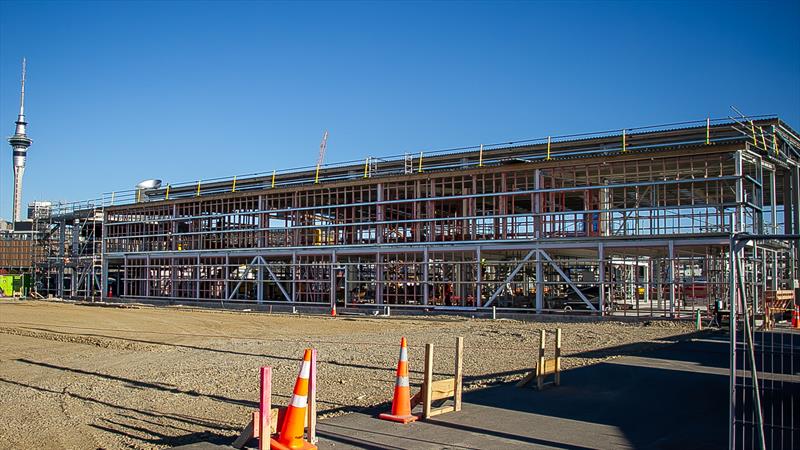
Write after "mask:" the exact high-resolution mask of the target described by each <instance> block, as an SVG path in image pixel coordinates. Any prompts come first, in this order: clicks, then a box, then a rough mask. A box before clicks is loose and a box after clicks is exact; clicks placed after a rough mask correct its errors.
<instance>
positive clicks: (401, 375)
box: [378, 338, 418, 423]
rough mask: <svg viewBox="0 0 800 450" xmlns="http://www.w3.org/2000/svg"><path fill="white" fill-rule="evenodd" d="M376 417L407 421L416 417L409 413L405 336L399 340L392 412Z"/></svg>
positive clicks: (409, 397) (409, 396) (409, 395)
mask: <svg viewBox="0 0 800 450" xmlns="http://www.w3.org/2000/svg"><path fill="white" fill-rule="evenodd" d="M378 417H380V418H381V419H384V420H392V421H394V422H400V423H409V422H413V421H415V420H417V419H418V417H417V416H414V415H411V394H410V388H409V386H408V348H407V346H406V338H402V339H401V340H400V360H399V361H398V362H397V381H396V382H395V384H394V399H393V400H392V413H391V414H381V415H379V416H378Z"/></svg>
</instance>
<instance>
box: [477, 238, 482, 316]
mask: <svg viewBox="0 0 800 450" xmlns="http://www.w3.org/2000/svg"><path fill="white" fill-rule="evenodd" d="M482 303H483V301H482V300H481V247H480V246H478V247H477V248H476V249H475V306H477V307H478V308H480V307H481V306H483V305H482Z"/></svg>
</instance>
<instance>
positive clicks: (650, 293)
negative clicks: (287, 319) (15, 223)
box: [35, 117, 800, 317]
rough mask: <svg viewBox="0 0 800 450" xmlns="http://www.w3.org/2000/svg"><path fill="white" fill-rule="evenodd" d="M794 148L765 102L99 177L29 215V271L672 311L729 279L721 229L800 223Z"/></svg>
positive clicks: (758, 261)
mask: <svg viewBox="0 0 800 450" xmlns="http://www.w3.org/2000/svg"><path fill="white" fill-rule="evenodd" d="M798 163H800V138H798V135H797V133H796V132H795V131H793V130H792V129H791V128H790V127H788V126H787V125H786V124H785V123H783V122H782V121H780V120H779V119H777V118H774V117H759V118H752V120H751V118H747V119H744V118H743V119H741V120H738V119H736V120H708V121H702V122H684V123H680V124H673V125H670V126H659V127H647V128H638V129H628V130H617V131H615V132H607V133H597V134H586V135H574V136H565V137H558V138H545V139H539V140H533V141H526V142H519V143H509V144H499V145H485V146H479V147H469V148H460V149H452V150H448V151H441V152H423V153H419V154H413V155H408V154H407V155H404V156H400V157H396V158H386V159H378V158H367V160H366V161H364V162H352V163H345V164H334V165H328V166H323V167H322V168H317V169H316V170H315V169H314V168H310V169H307V170H306V169H299V170H291V171H281V172H277V171H276V172H272V173H266V174H255V175H251V176H245V177H233V178H230V179H219V180H211V181H205V182H203V181H198V182H193V183H185V184H180V185H168V186H166V187H162V188H159V189H151V190H148V191H128V192H125V193H114V194H110V195H108V194H107V195H104V196H103V197H102V198H100V199H97V200H94V201H91V202H81V203H75V204H68V205H60V206H58V207H56V208H54V210H53V211H52V214H50V215H49V216H48V217H47V223H45V224H40V225H39V226H38V228H39V229H41V230H43V231H42V232H41V233H40V234H39V236H40V245H41V247H42V248H44V249H45V253H46V254H47V257H45V258H42V259H40V261H39V263H38V264H37V266H36V269H35V272H36V274H37V280H38V281H37V283H36V284H37V288H38V289H39V292H40V293H41V294H43V295H45V294H51V295H57V296H61V297H70V296H71V297H83V298H88V297H100V298H103V299H105V298H107V297H109V296H113V297H115V298H116V297H119V298H122V299H125V300H131V301H150V302H166V303H181V304H203V305H217V306H235V305H247V306H246V307H251V308H252V307H255V308H258V307H260V306H264V307H266V305H277V304H291V305H297V306H303V305H308V306H326V307H329V306H332V305H333V304H335V303H336V304H339V305H340V307H342V306H345V307H367V308H375V307H380V306H381V305H392V306H393V307H394V306H397V307H408V308H425V309H427V310H431V309H469V310H472V309H476V310H481V309H485V308H491V307H497V308H505V309H508V310H514V311H536V312H545V311H548V310H554V309H558V310H563V309H574V310H576V311H578V310H580V311H582V312H586V311H588V312H599V313H610V312H612V311H616V312H614V313H615V314H634V315H652V316H671V317H678V316H681V315H685V314H687V313H691V312H692V311H693V310H694V309H696V308H703V309H705V308H706V307H707V306H708V305H709V303H711V302H713V301H714V300H716V299H722V300H725V299H727V298H728V292H729V277H728V274H729V272H730V271H729V254H730V249H729V243H730V238H731V236H732V234H734V233H752V234H759V235H763V234H776V235H779V234H784V233H797V232H800V165H799V164H798ZM744 257H745V258H746V260H747V265H748V268H749V272H748V273H749V277H750V278H749V282H750V283H752V285H753V287H754V292H756V293H757V292H764V291H766V290H770V289H778V288H791V289H793V288H796V287H797V281H796V280H797V279H798V278H800V274H798V271H800V268H799V267H798V265H797V258H798V251H797V247H796V246H795V244H794V242H782V241H777V240H776V241H774V242H771V241H764V242H759V243H758V244H754V245H751V246H749V247H748V248H747V249H746V250H745V256H744ZM101 286H107V287H108V288H107V289H106V288H101ZM756 295H758V294H756Z"/></svg>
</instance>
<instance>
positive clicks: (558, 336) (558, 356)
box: [556, 328, 561, 386]
mask: <svg viewBox="0 0 800 450" xmlns="http://www.w3.org/2000/svg"><path fill="white" fill-rule="evenodd" d="M556 386H561V328H556Z"/></svg>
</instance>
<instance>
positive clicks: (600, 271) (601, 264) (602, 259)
mask: <svg viewBox="0 0 800 450" xmlns="http://www.w3.org/2000/svg"><path fill="white" fill-rule="evenodd" d="M597 264H598V267H597V276H598V278H599V279H598V280H597V281H598V282H599V283H600V305H599V306H600V315H601V316H603V315H605V313H604V311H605V305H606V249H605V247H603V243H602V242H600V243H598V244H597Z"/></svg>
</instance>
